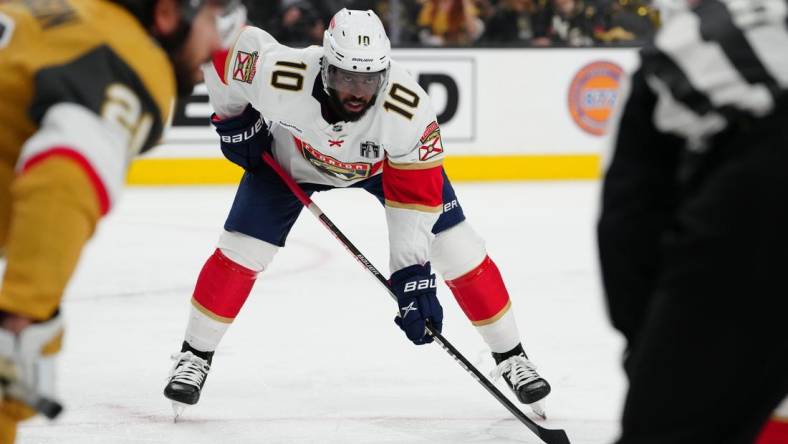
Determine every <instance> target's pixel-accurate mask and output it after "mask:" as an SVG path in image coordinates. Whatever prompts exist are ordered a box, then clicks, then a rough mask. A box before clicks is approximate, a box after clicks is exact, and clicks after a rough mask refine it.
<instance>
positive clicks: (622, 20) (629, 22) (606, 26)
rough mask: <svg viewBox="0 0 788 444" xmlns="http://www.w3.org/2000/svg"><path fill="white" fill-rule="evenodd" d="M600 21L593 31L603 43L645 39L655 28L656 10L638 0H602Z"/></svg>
mask: <svg viewBox="0 0 788 444" xmlns="http://www.w3.org/2000/svg"><path fill="white" fill-rule="evenodd" d="M599 6H600V15H599V18H600V20H601V22H600V23H599V25H598V28H597V29H595V31H594V37H595V38H596V40H599V41H601V42H605V43H613V42H627V41H635V40H636V41H641V42H643V41H645V40H646V39H648V38H649V37H650V36H651V35H652V34H653V33H654V30H655V24H656V10H655V9H654V8H652V7H650V6H649V5H647V4H645V3H644V2H642V1H640V0H612V1H606V0H602V1H601V2H600V4H599Z"/></svg>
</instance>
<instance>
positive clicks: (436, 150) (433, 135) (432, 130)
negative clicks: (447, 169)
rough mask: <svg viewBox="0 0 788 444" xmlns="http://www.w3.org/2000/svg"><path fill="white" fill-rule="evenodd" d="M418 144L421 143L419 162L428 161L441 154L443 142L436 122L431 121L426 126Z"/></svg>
mask: <svg viewBox="0 0 788 444" xmlns="http://www.w3.org/2000/svg"><path fill="white" fill-rule="evenodd" d="M419 142H421V148H419V160H422V161H424V160H429V159H431V158H433V157H435V156H437V155H438V154H440V153H442V152H443V141H441V129H440V127H439V126H438V122H435V121H433V122H432V123H430V124H429V125H427V129H426V130H424V134H423V135H422V136H421V139H419Z"/></svg>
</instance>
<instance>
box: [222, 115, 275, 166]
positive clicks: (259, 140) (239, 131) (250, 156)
mask: <svg viewBox="0 0 788 444" xmlns="http://www.w3.org/2000/svg"><path fill="white" fill-rule="evenodd" d="M211 123H212V124H213V126H214V127H215V128H216V132H217V133H218V134H219V140H220V142H221V143H220V146H221V148H222V154H224V157H226V158H227V159H228V160H230V161H231V162H233V163H234V164H236V165H238V166H240V167H241V168H243V169H245V170H246V171H250V172H254V171H256V170H258V169H259V168H260V167H261V166H262V165H263V159H262V157H263V153H264V152H265V151H269V150H270V149H271V142H272V137H271V134H270V133H269V132H268V125H266V124H265V121H264V120H263V117H262V116H261V115H260V112H259V111H257V110H256V109H254V108H253V107H252V106H251V105H250V106H247V107H246V109H244V111H243V112H242V113H241V114H239V115H237V116H235V117H230V118H227V119H224V120H222V119H220V118H219V117H218V116H217V115H216V114H214V115H213V116H212V117H211Z"/></svg>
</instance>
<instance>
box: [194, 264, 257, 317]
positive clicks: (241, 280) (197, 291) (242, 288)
mask: <svg viewBox="0 0 788 444" xmlns="http://www.w3.org/2000/svg"><path fill="white" fill-rule="evenodd" d="M255 279H257V273H255V272H254V271H253V270H249V269H248V268H245V267H243V266H241V265H238V264H236V263H235V262H233V261H232V260H230V259H229V258H227V256H225V255H224V254H222V251H221V250H219V249H218V248H217V249H216V251H214V252H213V255H211V257H209V258H208V260H207V261H206V262H205V265H204V266H203V267H202V271H201V272H200V277H198V278H197V285H196V287H195V288H194V296H193V298H192V303H193V304H194V306H195V307H197V308H198V309H199V310H200V311H201V312H203V313H204V314H205V315H207V316H210V317H211V318H214V319H216V320H218V321H222V322H232V321H233V319H235V317H236V316H237V315H238V312H239V311H241V307H242V306H243V305H244V302H246V298H247V297H248V296H249V292H251V291H252V286H253V285H254V281H255Z"/></svg>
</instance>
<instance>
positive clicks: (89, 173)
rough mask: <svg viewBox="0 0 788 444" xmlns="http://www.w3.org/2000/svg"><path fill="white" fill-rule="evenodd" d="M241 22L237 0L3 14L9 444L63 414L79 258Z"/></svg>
mask: <svg viewBox="0 0 788 444" xmlns="http://www.w3.org/2000/svg"><path fill="white" fill-rule="evenodd" d="M243 14H244V11H243V8H242V7H240V6H239V5H238V4H237V3H236V2H233V1H231V0H113V1H108V0H12V1H4V0H0V73H2V75H0V98H2V99H1V100H0V247H2V250H3V253H4V255H5V258H6V259H7V267H6V270H5V274H4V275H3V276H2V284H1V286H0V444H8V443H11V442H13V441H14V438H15V435H16V426H17V422H18V421H20V420H22V419H25V418H27V417H29V416H32V414H34V413H35V410H34V409H37V410H39V411H42V412H43V413H46V414H48V416H54V415H55V414H57V412H58V409H57V406H56V405H55V404H51V403H50V404H46V403H41V402H40V401H42V400H46V399H48V398H47V397H48V396H51V394H52V389H53V382H54V373H53V368H52V363H53V362H52V360H53V355H54V354H55V353H57V352H58V350H59V349H60V340H61V337H62V333H63V327H62V323H61V316H60V314H59V305H60V301H61V298H62V295H63V290H64V288H65V286H66V284H67V282H68V280H69V278H70V277H71V274H72V272H73V270H74V268H75V266H76V265H77V262H78V259H79V255H80V252H81V251H82V247H83V246H84V244H85V243H86V242H87V240H88V239H89V238H90V237H91V235H92V233H93V231H94V229H95V227H96V224H97V222H98V221H99V219H101V217H102V216H103V215H104V214H106V213H107V212H108V211H109V210H110V209H111V208H112V207H113V206H114V205H115V203H116V201H117V199H118V197H119V192H120V189H121V186H122V184H123V181H124V179H125V176H126V171H127V167H128V164H129V162H130V160H131V159H132V158H133V157H134V156H135V155H137V154H138V153H140V152H143V151H145V150H147V149H149V148H151V147H152V146H153V145H154V144H155V143H156V142H157V141H158V140H159V138H160V137H161V134H162V131H163V129H164V127H165V126H166V124H167V122H168V121H169V118H170V114H171V112H172V108H173V102H174V99H175V98H176V95H183V94H188V93H190V92H191V90H192V88H193V86H194V84H195V83H197V82H200V81H201V80H202V72H201V70H200V65H201V64H203V63H205V62H207V61H209V60H210V57H211V54H212V53H213V52H214V51H216V50H219V49H221V48H222V43H223V38H226V37H228V36H229V35H230V34H232V33H233V28H235V27H237V26H239V25H240V24H241V22H242V21H243V20H244V19H243V18H239V15H243ZM31 407H32V408H31Z"/></svg>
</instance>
